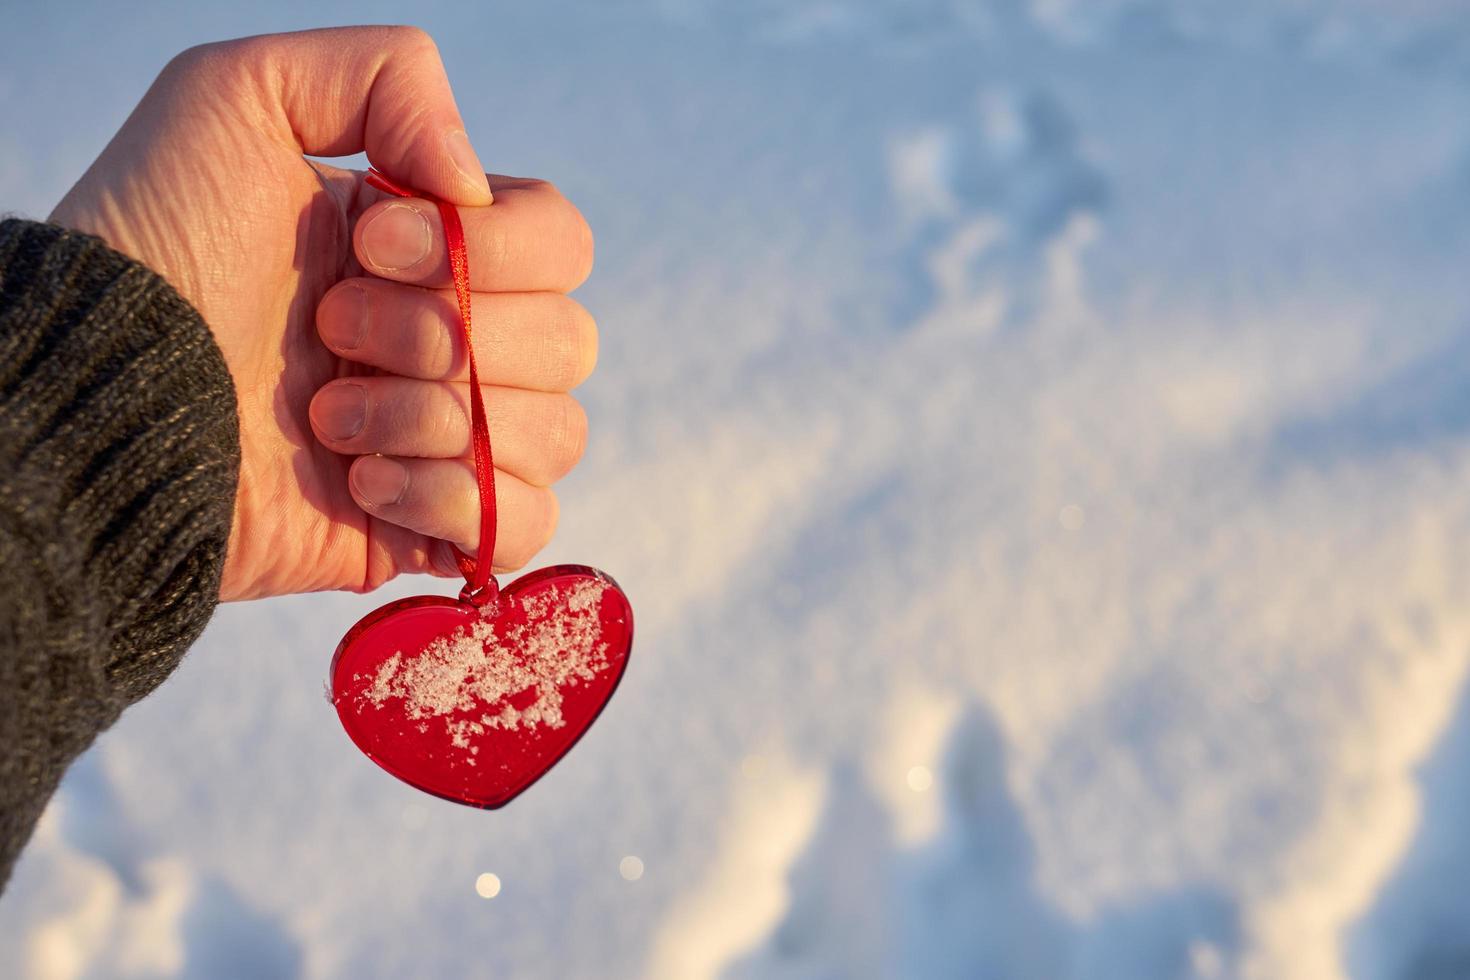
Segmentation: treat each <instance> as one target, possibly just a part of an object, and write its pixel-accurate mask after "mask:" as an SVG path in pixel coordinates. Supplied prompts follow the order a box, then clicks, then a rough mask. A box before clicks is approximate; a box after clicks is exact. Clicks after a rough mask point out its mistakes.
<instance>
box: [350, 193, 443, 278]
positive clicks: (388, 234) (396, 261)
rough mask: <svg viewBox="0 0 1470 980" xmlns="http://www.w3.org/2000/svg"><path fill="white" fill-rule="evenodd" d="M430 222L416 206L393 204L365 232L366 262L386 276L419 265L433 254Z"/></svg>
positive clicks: (363, 231)
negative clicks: (430, 243) (383, 272)
mask: <svg viewBox="0 0 1470 980" xmlns="http://www.w3.org/2000/svg"><path fill="white" fill-rule="evenodd" d="M429 235H430V229H429V219H428V218H426V217H425V216H424V215H423V214H422V213H421V212H420V211H419V209H418V208H416V207H414V206H413V205H412V204H399V203H394V204H390V205H388V206H387V207H385V208H383V209H382V210H381V211H379V212H378V213H377V214H375V215H373V216H372V217H371V218H369V219H368V223H367V225H366V226H365V227H364V228H363V229H362V251H363V258H364V259H366V260H367V263H368V264H369V265H372V266H376V267H377V268H379V269H382V270H383V271H385V272H399V271H401V270H403V269H408V268H411V267H413V266H415V265H418V264H419V263H420V262H422V261H423V260H424V258H425V257H426V256H427V255H428V254H429Z"/></svg>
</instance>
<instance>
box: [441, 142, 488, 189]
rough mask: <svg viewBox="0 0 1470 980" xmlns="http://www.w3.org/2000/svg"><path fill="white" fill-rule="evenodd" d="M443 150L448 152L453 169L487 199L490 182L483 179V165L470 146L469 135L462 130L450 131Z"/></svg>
mask: <svg viewBox="0 0 1470 980" xmlns="http://www.w3.org/2000/svg"><path fill="white" fill-rule="evenodd" d="M444 148H445V149H446V150H448V152H449V159H451V160H453V161H454V167H455V169H456V170H458V171H459V172H460V175H461V176H462V177H464V179H465V180H466V181H468V182H469V184H470V185H471V186H473V187H474V189H475V190H476V191H479V192H480V193H483V194H484V195H485V196H486V197H489V196H490V181H489V180H488V179H487V178H486V177H485V165H484V164H482V163H481V162H480V157H479V155H478V154H476V153H475V148H474V147H472V146H470V138H469V135H468V134H467V133H465V131H464V130H462V129H456V130H452V131H450V133H449V134H448V135H446V136H445V137H444Z"/></svg>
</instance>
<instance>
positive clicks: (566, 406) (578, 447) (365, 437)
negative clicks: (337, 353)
mask: <svg viewBox="0 0 1470 980" xmlns="http://www.w3.org/2000/svg"><path fill="white" fill-rule="evenodd" d="M480 391H481V393H482V395H483V397H484V399H485V414H486V415H487V416H488V418H489V424H490V445H491V446H492V447H493V450H494V454H495V465H496V466H497V467H499V468H501V469H504V470H507V471H508V472H510V473H513V474H515V475H516V476H517V477H519V478H520V479H522V480H525V481H526V482H527V483H530V484H533V485H535V486H543V487H544V486H550V485H551V484H552V483H555V482H556V481H557V480H559V479H561V478H562V477H563V476H566V474H567V473H568V472H569V471H570V470H571V468H572V467H573V466H575V465H576V464H577V461H578V460H579V459H581V458H582V450H583V449H584V447H585V446H586V444H587V415H586V413H585V412H583V411H582V406H581V405H579V404H578V403H577V401H576V399H574V398H572V397H571V396H570V395H558V394H550V393H547V392H540V391H524V390H522V389H519V388H499V387H494V386H491V385H481V386H480ZM308 414H309V416H310V418H311V425H312V429H313V430H315V432H316V437H317V439H318V440H319V441H321V443H322V444H323V445H324V446H326V447H327V448H328V449H331V450H332V451H333V452H338V453H343V454H347V455H354V456H355V455H362V454H365V453H387V454H389V455H392V456H418V457H424V458H430V459H434V458H438V459H448V458H453V457H467V456H469V455H470V454H471V452H472V445H471V442H470V387H469V385H467V384H455V383H453V382H448V381H418V380H415V379H412V378H396V377H392V376H381V377H352V378H339V379H337V380H335V381H329V382H328V383H327V384H325V385H323V386H322V387H321V388H320V389H318V390H317V393H316V395H315V396H314V397H313V398H312V400H311V406H310V408H309V411H308Z"/></svg>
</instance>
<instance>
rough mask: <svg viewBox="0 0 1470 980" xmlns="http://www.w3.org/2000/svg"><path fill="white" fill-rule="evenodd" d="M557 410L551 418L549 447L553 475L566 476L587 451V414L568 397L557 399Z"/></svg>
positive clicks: (578, 404)
mask: <svg viewBox="0 0 1470 980" xmlns="http://www.w3.org/2000/svg"><path fill="white" fill-rule="evenodd" d="M557 401H558V402H559V408H558V409H557V410H556V411H555V413H554V415H553V418H552V429H551V447H552V466H553V475H554V476H555V477H556V478H558V479H559V478H561V477H563V476H566V475H567V474H568V473H569V472H571V470H572V467H574V466H576V465H577V463H578V462H580V461H581V459H582V453H583V452H585V451H586V449H587V413H586V411H584V410H583V408H582V406H581V404H580V403H578V401H577V400H576V399H575V398H572V397H571V396H570V395H563V396H562V397H560V398H558V399H557Z"/></svg>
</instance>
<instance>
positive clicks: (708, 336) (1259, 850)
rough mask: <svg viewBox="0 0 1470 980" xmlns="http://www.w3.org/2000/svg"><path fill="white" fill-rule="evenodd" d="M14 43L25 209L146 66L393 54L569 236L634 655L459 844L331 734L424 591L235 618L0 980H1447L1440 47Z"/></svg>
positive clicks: (602, 476)
mask: <svg viewBox="0 0 1470 980" xmlns="http://www.w3.org/2000/svg"><path fill="white" fill-rule="evenodd" d="M6 6H7V8H9V9H7V10H6V27H5V31H4V34H3V37H0V188H3V197H0V207H4V208H7V209H11V210H14V211H16V212H19V213H22V214H29V215H32V216H38V217H44V215H45V214H46V213H47V212H48V211H49V209H50V208H51V206H52V205H53V204H54V202H55V201H56V200H57V199H58V198H59V197H60V195H61V194H62V193H63V192H64V191H65V189H66V188H67V187H68V186H69V185H70V183H71V182H72V181H73V180H75V178H76V177H77V176H79V175H80V173H81V171H82V170H83V169H84V168H85V166H86V165H87V164H88V163H89V162H90V160H91V159H92V157H93V156H95V154H96V153H97V152H98V151H99V150H100V149H101V148H102V146H103V144H104V143H105V141H106V140H107V138H108V137H109V136H110V135H111V133H112V132H113V131H114V130H115V129H116V128H117V126H118V125H120V123H121V122H122V120H123V119H124V118H125V116H126V114H127V112H128V111H129V110H130V109H131V107H132V106H133V104H134V103H135V102H136V100H137V98H138V97H139V96H140V95H141V94H142V92H143V90H144V89H145V88H146V86H147V85H148V83H149V82H150V81H151V79H152V77H153V75H154V73H155V72H156V71H157V69H158V68H159V67H160V66H161V65H162V64H163V63H164V62H165V61H166V60H167V59H168V58H169V57H170V56H171V55H173V54H174V53H176V52H177V51H178V50H181V49H182V48H184V47H187V46H189V45H191V44H194V43H198V42H202V41H206V40H214V39H218V38H223V37H231V36H238V35H242V34H250V33H260V32H265V31H272V30H285V29H294V28H300V27H307V26H323V25H327V24H333V23H353V22H393V21H400V20H404V19H407V20H410V21H412V22H414V23H418V24H420V25H421V26H423V27H426V28H427V29H429V30H430V32H431V33H433V34H434V35H435V37H436V38H437V40H438V42H439V44H440V47H441V49H442V52H443V55H444V60H445V63H446V65H447V67H448V70H449V74H450V77H451V80H452V81H453V83H454V85H455V88H456V91H457V93H458V97H459V102H460V105H461V107H462V108H463V110H464V113H465V116H466V119H467V123H468V128H469V131H470V134H471V137H472V138H473V139H474V141H475V143H476V145H477V148H478V149H479V151H480V154H481V156H482V158H483V159H484V160H485V161H486V163H487V165H488V166H489V167H490V168H491V169H494V170H499V171H502V172H509V173H522V174H533V175H537V176H544V177H548V178H550V179H552V180H554V181H555V182H556V183H557V184H558V185H559V186H560V187H561V188H562V189H563V190H564V191H565V192H566V193H567V194H568V195H569V196H570V197H572V199H573V200H574V201H576V202H577V203H578V204H579V205H580V206H581V207H582V209H583V211H584V213H585V214H586V215H587V217H588V219H589V221H590V222H591V224H592V226H593V228H594V231H595V232H596V235H597V239H598V260H597V269H596V271H595V273H594V275H593V278H592V279H591V281H590V282H589V283H588V285H587V286H586V287H585V288H584V289H583V290H582V292H581V294H580V298H581V299H582V300H583V301H584V302H585V303H586V304H587V305H588V306H589V307H590V308H591V309H592V310H593V312H594V313H595V314H596V315H597V316H598V319H599V321H600V324H601V329H602V337H603V345H602V358H601V363H600V365H599V369H598V372H597V374H596V375H594V377H593V379H592V380H591V381H590V382H589V383H588V384H587V385H586V386H585V387H584V388H583V389H582V391H581V396H582V398H583V401H584V404H585V405H586V407H587V409H588V412H589V414H590V416H591V419H592V443H591V448H590V451H589V453H588V456H587V458H586V460H585V461H584V463H583V464H582V466H581V467H580V468H579V469H578V470H577V472H576V473H575V474H574V475H573V476H572V477H571V478H569V479H568V480H567V481H566V482H565V483H564V484H562V486H561V487H560V491H561V493H560V495H561V499H562V504H563V507H562V512H563V520H562V526H561V530H560V532H559V533H558V536H557V539H556V541H555V542H554V544H553V545H552V547H551V548H550V549H549V550H548V551H547V552H546V553H545V554H544V555H543V556H542V558H543V560H544V561H545V562H551V561H556V560H576V561H583V562H589V563H592V564H596V565H599V566H601V567H603V568H606V569H607V570H608V571H610V572H611V573H612V574H613V575H615V576H616V577H617V578H618V579H619V580H620V582H621V583H622V584H623V585H624V586H625V588H626V589H627V591H628V592H629V594H630V595H631V596H632V599H633V603H634V607H635V609H636V612H637V617H638V635H637V640H636V643H635V646H634V655H633V659H632V661H631V666H630V668H629V672H628V675H627V677H626V679H625V681H624V683H623V686H622V687H621V689H620V690H619V693H618V695H617V697H616V698H615V699H614V701H613V703H612V704H611V706H610V707H609V708H608V710H607V712H606V713H605V714H604V715H603V717H602V718H601V720H600V721H599V722H598V723H597V725H596V726H595V727H594V728H593V729H592V731H591V733H590V734H589V735H588V736H587V737H586V738H585V739H583V741H582V742H581V743H580V744H579V745H578V747H577V748H576V750H575V751H574V752H573V753H572V754H571V755H570V756H569V757H568V758H567V759H566V760H565V761H564V762H563V763H562V764H561V765H559V766H558V767H557V768H556V769H555V770H554V771H553V772H552V773H551V774H550V775H549V776H548V777H547V778H546V779H545V780H543V781H542V782H541V783H540V784H538V785H537V786H535V787H534V788H533V789H532V790H531V791H529V792H528V793H526V795H525V796H524V797H522V798H521V799H519V800H517V801H516V802H515V803H514V804H513V805H511V806H510V807H509V808H507V809H505V810H502V811H499V812H494V813H483V812H478V811H473V810H470V809H467V808H462V807H457V806H455V805H452V804H448V803H442V802H439V801H437V800H434V799H431V798H428V797H425V796H423V795H421V794H418V793H417V792H415V791H414V790H412V789H409V788H408V787H407V786H404V785H402V784H400V783H398V782H397V781H395V780H393V779H392V778H390V777H388V776H387V775H386V774H384V773H383V772H381V771H380V770H378V769H377V768H376V767H375V766H373V765H372V764H371V763H370V762H368V761H367V760H366V759H365V758H364V757H362V756H361V755H359V754H358V752H357V751H356V749H354V748H353V747H352V745H351V744H350V742H349V741H348V740H347V738H346V736H345V735H344V734H343V733H342V731H341V730H340V728H339V726H338V723H337V721H336V718H335V716H334V713H333V712H332V710H331V708H330V707H329V706H328V705H327V704H326V703H325V701H324V700H323V697H322V685H323V681H324V679H325V676H326V669H327V663H328V660H329V658H330V655H331V652H332V650H333V648H334V646H335V645H336V643H337V641H338V639H339V638H340V636H341V634H342V632H343V631H344V630H345V629H346V628H347V627H348V626H349V625H350V624H351V623H352V622H354V621H355V620H356V619H357V618H358V617H359V616H361V615H362V614H363V613H365V612H366V611H367V610H369V609H370V608H373V607H375V606H377V605H378V604H380V603H382V602H384V601H386V600H387V599H388V598H390V597H394V596H399V595H407V594H413V593H416V592H422V591H432V592H443V591H445V590H446V589H448V588H449V585H448V583H446V582H442V581H432V580H429V579H418V580H415V579H407V580H400V581H399V582H396V583H394V584H393V585H392V586H390V587H389V588H387V589H384V590H383V591H382V592H380V593H379V594H375V595H372V596H351V595H324V594H323V595H309V596H298V597H292V598H289V599H282V600H276V601H270V602H260V603H251V604H245V605H232V606H228V607H222V608H221V609H220V610H219V612H218V613H217V614H216V616H215V619H214V621H213V623H212V624H211V626H210V628H209V630H208V632H207V633H206V635H205V637H204V639H203V640H202V641H201V642H200V643H199V644H198V645H197V647H196V648H195V649H194V650H193V651H192V652H191V654H190V655H189V656H188V658H187V659H186V662H185V664H184V666H183V667H182V669H181V670H179V672H178V673H177V674H176V675H175V676H174V677H173V678H172V679H170V680H169V681H168V683H166V684H165V685H164V686H163V688H162V689H161V690H160V691H159V692H158V693H157V694H155V695H154V696H152V697H150V698H148V699H147V700H145V701H144V702H142V703H141V704H139V705H138V706H136V707H135V708H133V709H132V710H130V711H129V712H128V713H127V715H126V716H125V717H124V718H123V720H122V721H121V723H120V724H118V725H117V726H116V728H115V729H113V730H112V731H110V732H109V733H107V734H106V735H105V736H104V737H103V738H102V739H101V740H100V741H99V742H98V744H97V745H96V747H95V748H94V749H93V750H92V751H91V752H89V753H88V754H87V755H86V756H85V757H84V758H83V759H82V760H81V761H80V762H79V763H78V764H77V765H76V766H75V767H74V768H73V770H72V771H71V773H70V774H69V775H68V777H67V779H66V782H65V784H64V786H63V788H62V790H61V791H60V792H59V793H58V795H57V796H56V798H55V800H54V801H53V804H52V806H51V808H50V810H49V811H48V813H47V815H46V818H45V819H44V821H43V823H42V825H41V826H40V828H39V830H38V832H37V834H36V837H35V839H34V841H33V842H32V844H31V846H30V848H29V850H28V851H27V853H26V855H25V857H24V859H23V860H22V862H21V864H20V866H19V868H18V870H17V873H16V876H15V878H14V880H13V882H12V883H11V885H10V887H9V889H8V891H7V892H6V893H5V895H4V898H3V900H0V975H3V976H6V977H36V978H80V977H128V978H133V977H153V976H175V975H182V976H186V977H196V978H221V977H295V976H301V977H312V978H328V977H343V978H362V977H449V976H470V977H497V978H500V977H508V978H564V977H574V978H580V977H595V978H621V977H654V978H676V980H700V978H712V977H720V978H728V980H734V978H767V977H773V978H861V977H901V978H910V977H912V978H929V977H934V978H986V977H996V978H1025V980H1030V978H1078V980H1112V978H1121V980H1131V978H1139V980H1151V978H1176V977H1197V978H1214V977H1251V978H1324V980H1326V978H1335V977H1353V978H1360V980H1400V978H1402V980H1431V978H1437V980H1448V978H1458V977H1466V976H1470V897H1467V893H1466V891H1465V887H1466V886H1465V882H1466V881H1467V879H1470V694H1467V688H1466V678H1467V667H1470V8H1467V7H1466V6H1465V5H1464V4H1457V3H1450V2H1435V0H1355V2H1345V3H1337V4H1333V3H1327V2H1316V0H1294V2H1287V0H1235V2H1224V0H1219V2H1214V0H1211V2H1188V3H1186V2H1184V0H1179V2H1169V0H1106V2H1104V0H1031V2H1029V3H1027V2H1020V0H1013V2H995V3H986V4H980V3H973V4H960V3H943V2H897V0H895V2H889V3H876V2H871V3H859V2H837V0H803V2H797V3H774V2H745V3H716V2H701V0H668V2H662V3H652V2H627V3H610V2H604V3H596V2H587V3H583V4H566V3H531V4H508V3H505V4H493V5H492V4H475V5H463V6H454V5H449V4H438V3H418V4H414V5H411V7H407V8H406V7H404V6H402V5H399V4H379V3H371V2H357V3H351V4H346V3H332V4H323V3H313V4H284V3H271V4H235V5H230V6H228V7H225V6H218V7H211V6H209V5H204V4H199V3H188V4H186V3H179V4H175V5H171V6H167V7H162V6H159V7H152V8H147V9H146V10H145V9H144V8H140V7H137V6H134V5H129V4H107V3H101V2H93V3H86V4H83V3H56V4H49V5H40V4H34V5H30V4H28V5H19V4H7V5H6ZM242 274H243V273H242ZM629 856H635V857H637V858H639V859H641V861H642V863H643V868H644V871H643V873H642V875H641V877H637V878H636V879H635V880H631V881H630V880H625V877H624V876H623V874H621V873H620V866H621V867H622V869H623V870H625V871H627V870H630V869H632V870H636V868H633V865H634V863H633V862H625V861H624V859H625V858H626V857H629ZM487 873H489V874H494V875H496V876H498V878H499V880H500V882H501V889H500V891H499V893H498V894H497V895H495V896H494V897H493V898H488V899H487V898H482V897H481V896H480V895H479V894H478V893H477V889H476V882H477V879H479V876H481V875H482V874H487Z"/></svg>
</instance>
